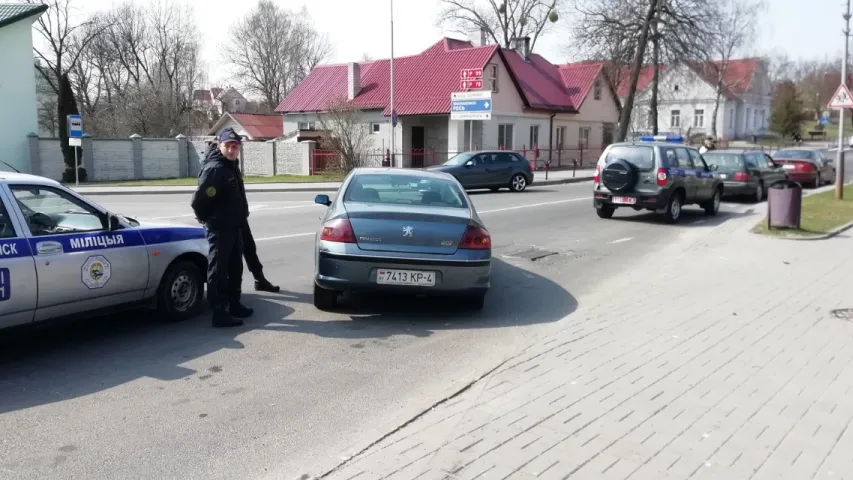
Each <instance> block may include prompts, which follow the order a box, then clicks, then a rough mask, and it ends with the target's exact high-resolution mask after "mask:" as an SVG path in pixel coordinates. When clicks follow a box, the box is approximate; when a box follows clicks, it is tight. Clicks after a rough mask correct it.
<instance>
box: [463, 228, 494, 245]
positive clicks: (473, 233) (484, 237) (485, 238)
mask: <svg viewBox="0 0 853 480" xmlns="http://www.w3.org/2000/svg"><path fill="white" fill-rule="evenodd" d="M459 248H463V249H466V250H486V249H489V248H492V236H491V235H490V234H489V231H488V230H486V229H485V228H480V227H475V226H473V225H469V226H468V228H467V229H466V230H465V234H464V235H462V240H461V241H460V242H459Z"/></svg>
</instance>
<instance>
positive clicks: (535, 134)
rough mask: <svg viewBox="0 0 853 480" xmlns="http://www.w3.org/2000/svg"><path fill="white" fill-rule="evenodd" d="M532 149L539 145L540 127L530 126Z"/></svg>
mask: <svg viewBox="0 0 853 480" xmlns="http://www.w3.org/2000/svg"><path fill="white" fill-rule="evenodd" d="M529 145H530V148H533V147H535V146H537V145H539V125H531V126H530V143H529Z"/></svg>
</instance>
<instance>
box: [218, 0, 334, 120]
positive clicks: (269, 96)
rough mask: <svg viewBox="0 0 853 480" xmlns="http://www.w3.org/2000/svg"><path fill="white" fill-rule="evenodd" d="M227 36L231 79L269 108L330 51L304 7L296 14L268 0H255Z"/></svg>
mask: <svg viewBox="0 0 853 480" xmlns="http://www.w3.org/2000/svg"><path fill="white" fill-rule="evenodd" d="M230 36H231V42H230V55H229V56H228V60H229V62H230V63H231V66H232V67H233V69H234V75H235V78H238V79H240V83H241V84H242V86H243V87H244V88H245V89H246V90H247V92H250V93H254V94H256V95H258V96H260V97H261V99H262V100H263V101H264V103H265V104H266V106H267V107H268V108H270V109H275V107H277V106H278V104H279V103H280V102H281V101H282V100H283V99H284V97H285V96H286V95H287V93H288V92H289V91H290V90H291V89H293V88H294V87H295V86H296V85H297V84H298V83H299V82H300V81H301V80H302V79H303V78H304V77H305V76H306V75H307V74H308V72H310V71H311V69H312V68H314V67H315V66H317V64H318V63H320V62H322V61H323V60H325V59H326V58H328V57H329V55H330V54H331V52H332V48H331V45H330V43H329V40H328V38H327V37H326V36H325V35H321V34H319V33H318V32H317V31H316V30H314V28H313V26H312V25H311V21H310V17H309V16H308V11H307V10H306V9H303V10H302V11H300V12H299V14H298V15H297V14H294V13H292V12H290V11H288V10H286V9H285V8H283V7H281V6H279V5H277V4H276V3H275V2H273V1H272V0H260V1H259V2H258V5H257V6H256V7H255V8H254V9H253V10H251V11H249V12H248V13H247V14H246V16H245V17H243V18H242V19H241V20H239V21H238V22H237V23H236V24H235V25H234V26H233V27H232V29H231V32H230Z"/></svg>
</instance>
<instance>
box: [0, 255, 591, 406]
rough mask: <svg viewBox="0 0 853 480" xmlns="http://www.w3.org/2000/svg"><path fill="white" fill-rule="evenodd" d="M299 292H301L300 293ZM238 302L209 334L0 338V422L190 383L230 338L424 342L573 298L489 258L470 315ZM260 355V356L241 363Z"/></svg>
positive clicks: (202, 327)
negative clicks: (143, 385) (484, 288)
mask: <svg viewBox="0 0 853 480" xmlns="http://www.w3.org/2000/svg"><path fill="white" fill-rule="evenodd" d="M304 288H305V291H306V292H308V291H310V285H305V287H304ZM244 298H245V300H244V302H245V303H246V304H247V305H250V306H252V307H253V308H254V309H255V315H253V316H252V317H251V318H249V319H248V320H247V322H246V325H244V326H242V327H237V328H232V329H214V328H211V326H210V317H209V315H208V314H207V313H205V314H204V315H201V316H199V317H196V318H194V319H191V320H188V321H185V322H181V323H174V324H170V323H162V322H159V321H157V320H156V319H152V318H151V315H150V312H146V311H136V312H129V313H124V314H122V315H110V316H104V317H100V318H96V319H91V320H85V321H74V322H67V323H57V324H46V325H45V326H44V327H41V328H31V329H25V330H14V331H9V332H0V386H2V392H3V393H2V395H0V414H3V413H7V412H12V411H17V410H21V409H26V408H31V407H35V406H40V405H46V404H50V403H54V402H60V401H64V400H69V399H74V398H79V397H84V396H87V395H92V394H95V393H98V392H101V391H104V390H107V389H111V388H115V387H118V386H121V385H124V384H127V383H130V382H133V381H137V380H139V379H143V378H146V377H148V378H154V379H159V380H163V381H179V380H191V379H192V378H196V377H199V376H203V375H205V374H206V373H207V372H204V371H197V370H195V369H193V368H190V367H187V366H185V365H187V364H188V363H189V362H192V361H193V360H194V359H197V358H201V357H204V356H206V355H209V354H211V353H213V352H216V351H219V350H222V349H243V348H245V347H244V344H243V343H242V342H240V341H239V340H238V338H239V336H240V335H244V334H247V333H249V332H251V331H253V330H265V331H273V332H279V333H281V334H282V335H286V334H288V333H302V334H311V335H316V336H320V337H326V338H339V339H384V338H387V337H391V336H395V335H410V336H414V337H419V338H426V337H430V336H431V335H432V334H433V332H436V331H439V330H470V329H485V328H489V329H494V328H504V327H517V326H522V325H532V324H542V323H548V322H556V321H559V320H560V319H562V318H564V317H566V316H567V315H569V314H571V313H572V312H573V311H574V310H575V309H576V308H577V301H576V300H575V298H574V297H573V296H572V295H571V294H570V293H569V292H567V291H566V290H565V289H563V288H562V287H560V286H559V285H557V284H556V283H554V282H553V281H551V280H549V279H547V278H545V277H542V276H540V275H537V274H535V273H532V272H530V271H527V270H525V269H522V268H519V267H516V266H513V265H510V264H508V263H506V262H504V261H502V260H499V259H494V260H493V274H492V288H491V291H490V292H489V293H488V295H487V297H486V306H485V308H484V309H483V310H482V311H480V312H472V311H466V310H462V309H460V308H458V307H457V306H456V304H455V303H454V302H453V300H452V299H447V300H445V299H440V300H439V299H435V298H406V297H389V296H362V295H357V296H353V297H352V299H347V300H349V301H345V302H344V303H343V307H342V309H341V310H340V311H339V312H334V313H326V312H319V311H317V310H316V309H315V308H314V307H313V306H312V302H311V299H312V295H311V294H310V293H302V292H292V291H282V292H280V293H279V294H266V293H264V294H254V293H246V294H244ZM297 312H298V314H297ZM365 343H366V342H365ZM294 344H295V345H299V344H300V343H298V342H297V343H294ZM305 348H309V347H307V346H306V347H305ZM260 353H264V354H268V351H264V352H246V355H256V354H260ZM298 354H299V353H298V352H294V351H292V349H290V350H288V351H287V352H286V353H284V352H283V355H285V356H292V355H298ZM156 388H158V389H160V390H165V389H166V388H167V386H157V387H156Z"/></svg>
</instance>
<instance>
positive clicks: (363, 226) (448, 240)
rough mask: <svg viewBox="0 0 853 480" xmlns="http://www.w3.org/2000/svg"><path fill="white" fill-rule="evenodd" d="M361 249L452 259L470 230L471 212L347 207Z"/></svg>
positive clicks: (364, 205)
mask: <svg viewBox="0 0 853 480" xmlns="http://www.w3.org/2000/svg"><path fill="white" fill-rule="evenodd" d="M344 208H345V209H346V211H347V216H348V217H349V221H350V224H351V225H352V229H353V233H354V234H355V238H356V242H357V244H358V247H359V248H360V249H362V250H368V251H377V252H401V253H426V254H440V255H452V254H453V253H455V252H456V250H457V248H458V247H459V242H460V241H461V240H462V237H463V235H464V234H465V230H466V229H467V228H468V223H469V214H468V209H467V208H451V207H422V206H413V205H394V206H393V207H390V206H388V205H378V204H369V203H349V202H345V203H344Z"/></svg>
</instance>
